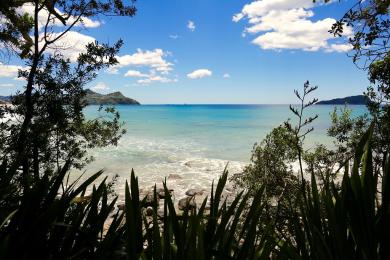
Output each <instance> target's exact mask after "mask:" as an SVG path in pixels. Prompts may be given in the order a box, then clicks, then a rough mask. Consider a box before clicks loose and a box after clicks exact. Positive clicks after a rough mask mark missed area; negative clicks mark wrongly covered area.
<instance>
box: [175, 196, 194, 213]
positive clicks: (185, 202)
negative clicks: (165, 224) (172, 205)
mask: <svg viewBox="0 0 390 260" xmlns="http://www.w3.org/2000/svg"><path fill="white" fill-rule="evenodd" d="M178 207H179V209H180V210H186V209H188V210H191V209H194V208H196V202H195V200H194V199H193V198H183V199H181V200H179V203H178Z"/></svg>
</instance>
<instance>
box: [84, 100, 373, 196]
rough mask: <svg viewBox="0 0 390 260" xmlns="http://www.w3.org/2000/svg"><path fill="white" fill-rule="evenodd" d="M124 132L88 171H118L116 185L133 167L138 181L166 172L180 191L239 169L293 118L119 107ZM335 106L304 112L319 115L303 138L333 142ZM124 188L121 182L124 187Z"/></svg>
mask: <svg viewBox="0 0 390 260" xmlns="http://www.w3.org/2000/svg"><path fill="white" fill-rule="evenodd" d="M350 108H351V109H352V111H353V116H356V115H360V114H363V113H365V112H366V108H365V107H364V106H351V107H350ZM117 109H118V111H119V112H120V115H121V120H122V121H123V122H124V123H125V126H124V127H125V128H126V129H127V133H126V134H125V135H124V136H123V138H122V139H121V140H120V142H119V145H118V146H116V147H106V148H103V149H95V150H92V151H90V154H91V155H93V156H94V157H95V161H94V162H93V163H91V164H90V165H89V166H88V167H87V169H88V172H92V171H95V170H98V169H102V168H103V169H105V172H106V174H107V175H112V174H118V175H119V176H120V177H119V182H118V185H119V184H123V182H124V180H125V179H127V178H128V177H129V173H130V171H131V169H132V168H134V170H135V172H136V174H137V175H138V176H139V179H140V182H141V184H142V185H152V184H154V183H155V182H158V183H159V182H161V181H162V180H163V179H164V178H165V177H168V176H169V175H170V174H178V175H179V176H180V177H181V179H179V180H177V179H176V180H172V182H175V183H174V185H175V186H177V187H179V189H180V190H185V189H187V188H190V187H198V186H202V187H204V186H207V185H209V184H210V183H211V181H212V180H213V179H216V178H217V176H218V175H219V174H220V173H221V172H222V170H223V168H224V167H225V166H226V164H227V162H229V166H228V168H229V170H230V171H231V172H233V173H237V172H240V171H241V170H242V168H243V167H244V166H245V165H246V164H247V163H248V162H249V160H250V153H251V149H252V147H253V145H254V143H256V142H259V141H261V140H262V139H263V138H264V137H265V135H266V134H267V133H269V132H270V131H271V129H272V128H274V127H276V126H278V125H280V124H282V123H283V122H284V121H285V120H286V119H287V118H290V117H293V115H292V113H291V112H290V111H289V109H288V106H287V105H142V106H117ZM331 111H333V106H326V105H323V106H322V105H318V106H314V107H312V108H310V109H308V110H307V112H306V115H315V114H318V116H319V118H318V119H317V120H316V121H315V122H314V123H313V126H314V129H315V130H314V132H312V133H311V134H310V136H309V137H308V139H307V141H306V147H307V148H310V147H312V146H313V145H314V144H315V143H323V144H326V145H329V146H331V144H332V140H331V139H330V138H329V137H327V136H326V129H327V128H328V127H329V125H330V116H329V114H330V112H331ZM85 113H86V116H87V117H88V118H94V117H96V116H98V115H99V114H98V112H97V107H96V106H89V107H87V108H86V110H85ZM122 187H123V186H122Z"/></svg>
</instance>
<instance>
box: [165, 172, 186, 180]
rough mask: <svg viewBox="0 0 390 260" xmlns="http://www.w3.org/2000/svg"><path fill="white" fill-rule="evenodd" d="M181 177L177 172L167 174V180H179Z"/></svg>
mask: <svg viewBox="0 0 390 260" xmlns="http://www.w3.org/2000/svg"><path fill="white" fill-rule="evenodd" d="M181 179H183V177H181V176H180V175H179V174H175V173H171V174H169V175H168V180H181Z"/></svg>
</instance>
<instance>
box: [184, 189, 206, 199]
mask: <svg viewBox="0 0 390 260" xmlns="http://www.w3.org/2000/svg"><path fill="white" fill-rule="evenodd" d="M186 195H187V196H190V197H193V196H195V195H203V190H200V189H189V190H187V191H186Z"/></svg>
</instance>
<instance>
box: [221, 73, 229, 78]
mask: <svg viewBox="0 0 390 260" xmlns="http://www.w3.org/2000/svg"><path fill="white" fill-rule="evenodd" d="M222 77H223V78H224V79H228V78H230V74H229V73H225V74H223V76H222Z"/></svg>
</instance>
